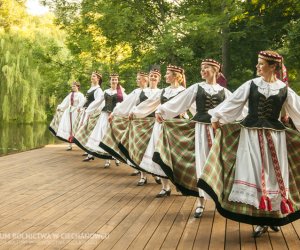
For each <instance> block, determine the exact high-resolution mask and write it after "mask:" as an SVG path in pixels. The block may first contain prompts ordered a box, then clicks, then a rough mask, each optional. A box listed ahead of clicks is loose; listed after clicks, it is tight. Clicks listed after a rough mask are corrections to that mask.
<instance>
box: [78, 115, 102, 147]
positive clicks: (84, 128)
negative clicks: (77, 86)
mask: <svg viewBox="0 0 300 250" xmlns="http://www.w3.org/2000/svg"><path fill="white" fill-rule="evenodd" d="M83 115H85V113H84V112H82V113H81V114H80V115H78V119H77V120H76V122H75V123H76V124H75V129H76V130H75V132H74V133H75V135H74V138H73V142H74V143H75V144H76V145H77V146H78V147H80V148H81V149H82V150H84V151H86V152H88V150H87V149H86V147H85V145H86V143H87V141H88V139H89V136H90V135H91V133H92V131H93V129H94V127H95V126H96V123H97V121H98V119H99V116H100V111H96V112H94V113H93V114H91V115H90V116H89V117H87V119H86V120H85V121H84V122H83V123H81V121H82V120H83V119H82V118H83V117H82V116H83Z"/></svg>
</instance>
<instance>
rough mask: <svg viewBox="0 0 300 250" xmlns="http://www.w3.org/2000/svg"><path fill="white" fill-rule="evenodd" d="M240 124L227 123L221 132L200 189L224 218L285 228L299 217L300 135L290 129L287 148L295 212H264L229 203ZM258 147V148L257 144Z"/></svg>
mask: <svg viewBox="0 0 300 250" xmlns="http://www.w3.org/2000/svg"><path fill="white" fill-rule="evenodd" d="M240 132H241V125H239V124H228V125H225V126H223V127H222V128H221V129H218V131H217V134H216V137H215V140H214V143H213V146H212V148H211V150H210V153H209V156H208V159H207V161H206V164H205V167H204V170H203V173H202V175H201V177H200V179H199V181H198V187H199V188H201V189H203V190H204V191H205V192H206V193H208V194H209V195H210V196H211V197H212V199H213V200H214V202H215V204H216V208H217V210H218V211H219V213H220V214H221V215H223V216H224V217H226V218H229V219H231V220H235V221H238V222H243V223H247V224H252V225H273V226H282V225H285V224H288V223H290V222H292V221H294V220H297V219H299V218H300V211H299V208H300V192H299V189H300V134H299V132H298V131H295V130H292V129H287V130H285V133H286V145H287V154H288V164H289V166H288V170H289V187H288V190H289V193H288V197H289V200H290V201H291V203H292V206H293V209H294V212H291V213H287V214H283V213H282V212H281V211H280V210H279V211H265V210H261V209H258V208H256V207H254V206H252V205H248V204H245V203H242V202H233V201H229V200H228V197H229V195H230V192H231V190H232V186H233V183H234V178H235V161H236V157H237V150H238V144H239V136H240ZM257 146H259V145H257Z"/></svg>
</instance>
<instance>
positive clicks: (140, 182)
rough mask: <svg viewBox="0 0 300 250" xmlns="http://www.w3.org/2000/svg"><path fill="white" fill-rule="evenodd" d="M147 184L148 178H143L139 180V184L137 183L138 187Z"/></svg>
mask: <svg viewBox="0 0 300 250" xmlns="http://www.w3.org/2000/svg"><path fill="white" fill-rule="evenodd" d="M146 184H147V178H145V177H143V178H141V179H140V180H139V182H138V183H137V186H144V185H146Z"/></svg>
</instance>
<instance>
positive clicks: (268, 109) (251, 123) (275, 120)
mask: <svg viewBox="0 0 300 250" xmlns="http://www.w3.org/2000/svg"><path fill="white" fill-rule="evenodd" d="M286 98H287V87H284V88H282V89H280V90H279V93H278V94H277V95H272V96H269V97H268V98H266V97H265V96H264V95H263V94H261V93H260V92H259V91H258V86H257V85H256V84H255V83H254V82H251V86H250V94H249V99H248V103H249V111H248V115H247V117H246V118H245V119H244V120H243V121H242V122H241V124H242V125H243V126H245V127H248V128H270V129H276V130H283V129H285V127H284V125H283V124H282V123H281V122H280V121H279V118H280V117H279V116H280V111H281V108H282V105H283V103H284V102H285V100H286Z"/></svg>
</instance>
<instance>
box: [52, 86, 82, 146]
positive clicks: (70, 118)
mask: <svg viewBox="0 0 300 250" xmlns="http://www.w3.org/2000/svg"><path fill="white" fill-rule="evenodd" d="M79 89H80V83H79V82H73V83H72V92H71V93H70V94H68V95H67V96H66V97H65V99H64V100H63V101H62V103H61V104H59V105H58V106H57V109H56V111H57V114H56V115H55V118H54V119H53V120H52V122H51V124H50V127H49V129H50V131H51V132H52V133H53V134H54V135H56V136H57V137H58V138H59V139H61V140H63V141H65V142H69V147H68V148H67V150H68V151H69V150H72V143H71V142H72V139H73V136H74V130H73V126H74V123H75V121H76V119H77V116H78V105H79V103H81V102H82V101H83V100H84V95H83V94H82V93H81V92H79ZM58 114H60V115H58ZM58 116H59V117H61V119H57V118H58ZM54 124H57V125H54ZM55 127H56V128H55Z"/></svg>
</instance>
